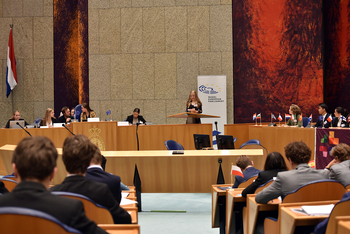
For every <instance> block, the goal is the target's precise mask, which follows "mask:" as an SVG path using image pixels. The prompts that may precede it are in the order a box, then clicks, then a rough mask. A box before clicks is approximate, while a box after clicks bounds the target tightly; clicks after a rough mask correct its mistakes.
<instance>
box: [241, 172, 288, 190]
mask: <svg viewBox="0 0 350 234" xmlns="http://www.w3.org/2000/svg"><path fill="white" fill-rule="evenodd" d="M280 171H285V169H273V170H268V171H261V172H259V175H258V178H256V180H255V181H254V182H253V183H251V184H250V185H249V186H248V187H247V188H245V189H244V190H243V191H242V197H247V194H253V193H255V190H256V189H257V188H259V187H260V186H261V185H263V184H265V183H266V182H268V181H269V180H272V179H273V177H276V176H277V173H278V172H280Z"/></svg>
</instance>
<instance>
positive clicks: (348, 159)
mask: <svg viewBox="0 0 350 234" xmlns="http://www.w3.org/2000/svg"><path fill="white" fill-rule="evenodd" d="M330 154H331V156H332V157H334V159H333V160H332V161H331V162H330V163H329V164H328V165H327V166H326V169H328V170H330V173H329V179H334V180H338V181H339V182H340V183H342V184H343V185H344V186H347V185H348V184H350V146H348V145H347V144H344V143H340V144H339V145H336V146H334V147H333V148H332V150H331V153H330Z"/></svg>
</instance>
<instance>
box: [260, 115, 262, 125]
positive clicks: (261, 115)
mask: <svg viewBox="0 0 350 234" xmlns="http://www.w3.org/2000/svg"><path fill="white" fill-rule="evenodd" d="M261 116H262V114H261V113H260V126H261Z"/></svg>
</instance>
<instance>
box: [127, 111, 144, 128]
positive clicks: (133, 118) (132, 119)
mask: <svg viewBox="0 0 350 234" xmlns="http://www.w3.org/2000/svg"><path fill="white" fill-rule="evenodd" d="M126 121H128V122H129V124H130V125H136V124H137V123H141V124H145V123H146V120H145V119H144V118H143V116H142V115H140V109H139V108H135V109H134V113H133V114H132V115H129V116H128V117H127V118H126Z"/></svg>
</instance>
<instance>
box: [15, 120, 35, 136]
mask: <svg viewBox="0 0 350 234" xmlns="http://www.w3.org/2000/svg"><path fill="white" fill-rule="evenodd" d="M16 124H17V125H18V126H20V127H21V128H22V129H23V130H24V131H25V132H26V133H28V135H29V136H31V137H33V136H32V135H31V134H30V133H29V132H28V131H27V130H25V129H24V127H23V126H22V125H20V124H19V123H18V122H16Z"/></svg>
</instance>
